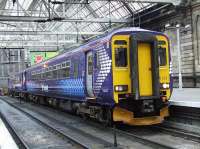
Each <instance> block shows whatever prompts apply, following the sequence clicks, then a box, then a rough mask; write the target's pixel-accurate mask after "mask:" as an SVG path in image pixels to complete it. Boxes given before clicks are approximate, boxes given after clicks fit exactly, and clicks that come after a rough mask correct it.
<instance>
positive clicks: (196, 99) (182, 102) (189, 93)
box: [170, 88, 200, 108]
mask: <svg viewBox="0 0 200 149" xmlns="http://www.w3.org/2000/svg"><path fill="white" fill-rule="evenodd" d="M170 105H176V106H186V107H197V108H200V88H183V89H182V90H180V89H178V88H174V89H173V93H172V96H171V99H170Z"/></svg>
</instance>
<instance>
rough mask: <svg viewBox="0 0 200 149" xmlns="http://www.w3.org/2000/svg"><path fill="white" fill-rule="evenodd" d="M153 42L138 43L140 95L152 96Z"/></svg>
mask: <svg viewBox="0 0 200 149" xmlns="http://www.w3.org/2000/svg"><path fill="white" fill-rule="evenodd" d="M151 67H152V65H151V44H150V43H145V42H141V43H138V76H139V91H140V96H152V94H153V90H152V68H151Z"/></svg>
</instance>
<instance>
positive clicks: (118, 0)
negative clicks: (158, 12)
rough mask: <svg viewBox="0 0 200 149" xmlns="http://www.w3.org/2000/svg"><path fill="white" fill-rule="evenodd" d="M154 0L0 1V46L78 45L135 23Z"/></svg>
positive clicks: (44, 47)
mask: <svg viewBox="0 0 200 149" xmlns="http://www.w3.org/2000/svg"><path fill="white" fill-rule="evenodd" d="M153 1H154V2H151V1H150V0H146V1H145V2H144V1H143V0H138V1H134V0H59V1H57V0H0V47H1V48H4V47H6V48H20V47H23V48H27V49H29V50H38V49H43V50H44V49H47V48H49V49H54V50H55V49H59V48H66V47H70V46H72V45H76V44H77V45H79V44H80V43H83V42H85V41H88V40H89V39H91V38H92V37H94V36H97V35H100V34H103V33H104V32H106V31H108V30H112V29H113V28H119V27H120V26H130V24H131V25H132V26H135V24H134V21H135V18H136V17H139V16H140V14H141V13H142V12H144V11H145V10H147V9H150V8H152V7H154V6H155V5H158V3H157V1H159V0H153ZM160 1H161V2H162V0H160ZM164 5H168V4H166V3H165V4H163V3H162V5H159V7H163V6H164ZM137 25H138V24H137Z"/></svg>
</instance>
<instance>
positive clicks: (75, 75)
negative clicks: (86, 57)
mask: <svg viewBox="0 0 200 149" xmlns="http://www.w3.org/2000/svg"><path fill="white" fill-rule="evenodd" d="M74 77H75V78H77V77H78V63H76V62H75V63H74Z"/></svg>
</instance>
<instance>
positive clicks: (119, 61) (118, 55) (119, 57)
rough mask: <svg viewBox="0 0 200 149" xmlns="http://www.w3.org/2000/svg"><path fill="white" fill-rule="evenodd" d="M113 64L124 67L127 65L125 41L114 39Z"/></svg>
mask: <svg viewBox="0 0 200 149" xmlns="http://www.w3.org/2000/svg"><path fill="white" fill-rule="evenodd" d="M114 44H115V66H116V67H126V66H127V64H128V63H127V41H125V40H115V42H114Z"/></svg>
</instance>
